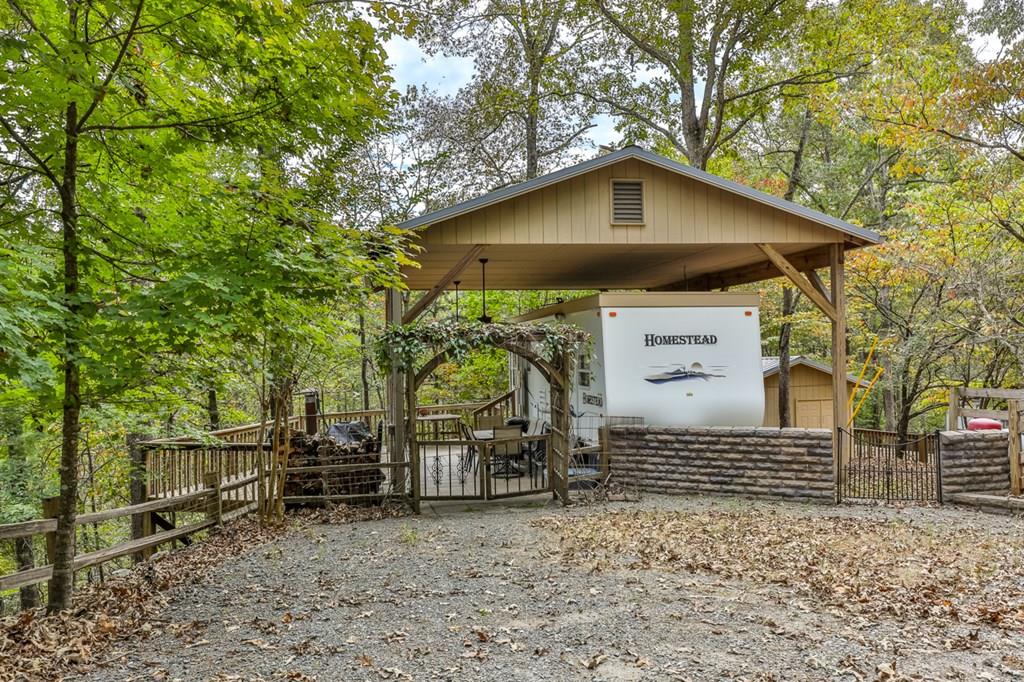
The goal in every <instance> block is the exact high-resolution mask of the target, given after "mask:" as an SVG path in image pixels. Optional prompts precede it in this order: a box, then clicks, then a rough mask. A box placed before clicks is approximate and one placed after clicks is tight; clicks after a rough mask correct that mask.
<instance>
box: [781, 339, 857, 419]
mask: <svg viewBox="0 0 1024 682" xmlns="http://www.w3.org/2000/svg"><path fill="white" fill-rule="evenodd" d="M761 369H762V371H763V372H764V425H765V426H778V425H779V358H778V357H777V356H769V357H763V358H761ZM868 383H869V382H867V381H864V380H861V381H860V382H859V383H858V381H857V377H855V376H852V375H848V376H847V377H846V395H844V396H843V400H846V399H847V398H848V397H849V395H850V391H852V390H853V387H854V386H859V387H861V388H867V386H868ZM832 398H833V392H832V368H831V367H830V366H828V365H826V364H825V363H824V362H818V361H817V360H812V359H811V358H807V357H804V356H802V355H794V356H793V357H791V358H790V360H789V416H790V420H791V422H792V426H796V427H800V428H805V429H831V428H832V414H833V404H832Z"/></svg>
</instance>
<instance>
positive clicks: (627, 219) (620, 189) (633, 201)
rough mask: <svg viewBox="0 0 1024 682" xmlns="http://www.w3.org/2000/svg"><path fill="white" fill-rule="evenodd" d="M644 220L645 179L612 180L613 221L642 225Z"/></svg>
mask: <svg viewBox="0 0 1024 682" xmlns="http://www.w3.org/2000/svg"><path fill="white" fill-rule="evenodd" d="M643 222H644V181H643V180H612V223H613V224H616V225H642V224H643Z"/></svg>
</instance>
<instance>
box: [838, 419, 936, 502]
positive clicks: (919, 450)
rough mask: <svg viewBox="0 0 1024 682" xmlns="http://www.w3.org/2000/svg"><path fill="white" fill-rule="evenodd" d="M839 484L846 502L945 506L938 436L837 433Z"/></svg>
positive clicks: (867, 431)
mask: <svg viewBox="0 0 1024 682" xmlns="http://www.w3.org/2000/svg"><path fill="white" fill-rule="evenodd" d="M836 440H837V441H838V443H839V459H838V461H839V466H838V469H839V481H838V485H837V497H838V499H839V501H843V500H881V501H885V502H899V501H906V502H938V503H940V504H941V503H942V467H941V453H940V451H939V434H938V433H931V434H912V435H909V436H908V437H907V440H906V441H902V442H901V441H900V440H899V436H898V434H896V433H894V432H892V431H875V430H872V429H853V430H852V431H850V430H847V429H839V438H837V439H836Z"/></svg>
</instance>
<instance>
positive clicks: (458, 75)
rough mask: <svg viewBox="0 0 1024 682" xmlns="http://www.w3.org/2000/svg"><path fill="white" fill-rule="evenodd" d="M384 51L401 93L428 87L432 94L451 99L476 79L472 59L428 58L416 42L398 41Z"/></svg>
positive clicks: (392, 41) (389, 42) (386, 45)
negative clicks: (413, 88)
mask: <svg viewBox="0 0 1024 682" xmlns="http://www.w3.org/2000/svg"><path fill="white" fill-rule="evenodd" d="M384 49H385V50H386V51H387V53H388V62H389V63H390V64H391V68H392V75H393V76H394V78H395V88H396V89H397V90H398V91H399V92H402V91H404V90H405V88H406V87H407V86H409V85H427V86H429V87H430V89H431V90H437V91H438V92H440V93H441V94H444V95H451V94H454V93H455V92H456V91H457V90H458V89H459V88H461V87H462V86H463V85H465V84H466V83H468V82H469V80H470V78H471V77H472V75H473V60H472V59H469V58H466V57H444V56H433V55H428V54H427V53H425V52H424V51H423V50H422V49H420V46H419V45H418V44H417V43H416V41H414V40H409V39H407V38H401V37H394V38H392V39H391V40H389V41H387V42H386V43H385V44H384Z"/></svg>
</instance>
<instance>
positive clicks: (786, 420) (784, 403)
mask: <svg viewBox="0 0 1024 682" xmlns="http://www.w3.org/2000/svg"><path fill="white" fill-rule="evenodd" d="M793 294H794V292H793V288H792V287H783V288H782V319H783V322H782V325H781V327H780V328H779V428H782V429H785V428H788V427H790V426H792V423H791V422H790V414H789V340H790V337H791V336H792V333H793V323H792V322H790V321H789V316H790V315H792V314H793V313H794V312H796V303H797V298H796V296H794V295H793Z"/></svg>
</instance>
